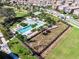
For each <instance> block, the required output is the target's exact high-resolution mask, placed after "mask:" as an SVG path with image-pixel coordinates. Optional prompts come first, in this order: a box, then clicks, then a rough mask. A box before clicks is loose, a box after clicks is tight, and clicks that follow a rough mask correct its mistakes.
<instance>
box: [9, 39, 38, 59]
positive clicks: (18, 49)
mask: <svg viewBox="0 0 79 59" xmlns="http://www.w3.org/2000/svg"><path fill="white" fill-rule="evenodd" d="M8 45H9V47H10V49H11V51H12V52H13V53H15V54H17V55H18V56H19V57H20V58H21V59H37V58H36V57H35V56H32V53H31V51H30V50H29V49H28V48H27V47H26V48H25V47H23V46H22V43H20V42H19V41H18V39H17V38H13V40H11V41H10V42H9V43H8Z"/></svg>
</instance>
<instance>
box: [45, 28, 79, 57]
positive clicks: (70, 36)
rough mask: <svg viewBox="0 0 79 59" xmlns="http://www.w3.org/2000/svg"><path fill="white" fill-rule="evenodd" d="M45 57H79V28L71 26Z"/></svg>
mask: <svg viewBox="0 0 79 59" xmlns="http://www.w3.org/2000/svg"><path fill="white" fill-rule="evenodd" d="M45 59H79V29H77V28H71V29H70V30H69V31H68V32H67V33H66V34H65V35H63V37H61V40H60V42H59V43H58V45H57V46H56V47H55V48H54V49H52V50H51V51H50V52H48V55H47V56H46V57H45Z"/></svg>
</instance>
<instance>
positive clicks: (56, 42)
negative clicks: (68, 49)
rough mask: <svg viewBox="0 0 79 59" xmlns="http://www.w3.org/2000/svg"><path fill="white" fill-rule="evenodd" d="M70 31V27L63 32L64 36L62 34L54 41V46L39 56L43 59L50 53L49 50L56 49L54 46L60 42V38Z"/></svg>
mask: <svg viewBox="0 0 79 59" xmlns="http://www.w3.org/2000/svg"><path fill="white" fill-rule="evenodd" d="M70 30H71V27H69V28H68V30H67V31H66V32H64V34H62V35H61V36H60V37H59V38H58V39H57V40H56V41H55V43H54V44H52V45H51V46H50V47H49V48H48V49H47V50H46V51H44V52H43V53H42V54H41V55H42V57H44V58H45V56H47V55H48V53H50V52H51V50H52V49H53V48H55V47H56V45H58V42H59V41H60V40H61V38H62V37H63V36H64V35H67V34H68V32H69V31H70Z"/></svg>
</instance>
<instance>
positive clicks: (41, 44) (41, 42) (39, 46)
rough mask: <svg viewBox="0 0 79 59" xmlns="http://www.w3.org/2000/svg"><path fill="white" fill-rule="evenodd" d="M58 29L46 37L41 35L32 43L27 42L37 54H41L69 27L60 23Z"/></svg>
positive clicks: (33, 39) (31, 41)
mask: <svg viewBox="0 0 79 59" xmlns="http://www.w3.org/2000/svg"><path fill="white" fill-rule="evenodd" d="M57 26H58V27H57V28H54V29H52V30H51V31H50V33H48V34H47V35H44V34H43V33H40V34H39V35H37V36H36V37H34V38H32V39H31V40H30V42H26V43H27V44H28V45H29V46H30V47H31V48H33V49H34V50H35V51H36V52H41V51H42V50H43V49H44V48H45V47H46V46H47V45H48V44H50V43H51V42H52V41H53V40H54V39H55V38H56V37H57V36H58V35H59V34H60V33H61V32H62V31H64V30H65V29H66V28H67V25H66V24H64V23H62V22H58V23H57Z"/></svg>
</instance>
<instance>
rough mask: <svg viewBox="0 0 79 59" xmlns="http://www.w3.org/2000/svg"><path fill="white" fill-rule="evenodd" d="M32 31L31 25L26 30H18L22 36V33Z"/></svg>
mask: <svg viewBox="0 0 79 59" xmlns="http://www.w3.org/2000/svg"><path fill="white" fill-rule="evenodd" d="M31 29H32V27H31V26H30V25H29V26H25V27H24V28H22V29H20V30H18V32H19V33H21V34H22V33H25V32H27V31H28V30H31Z"/></svg>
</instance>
